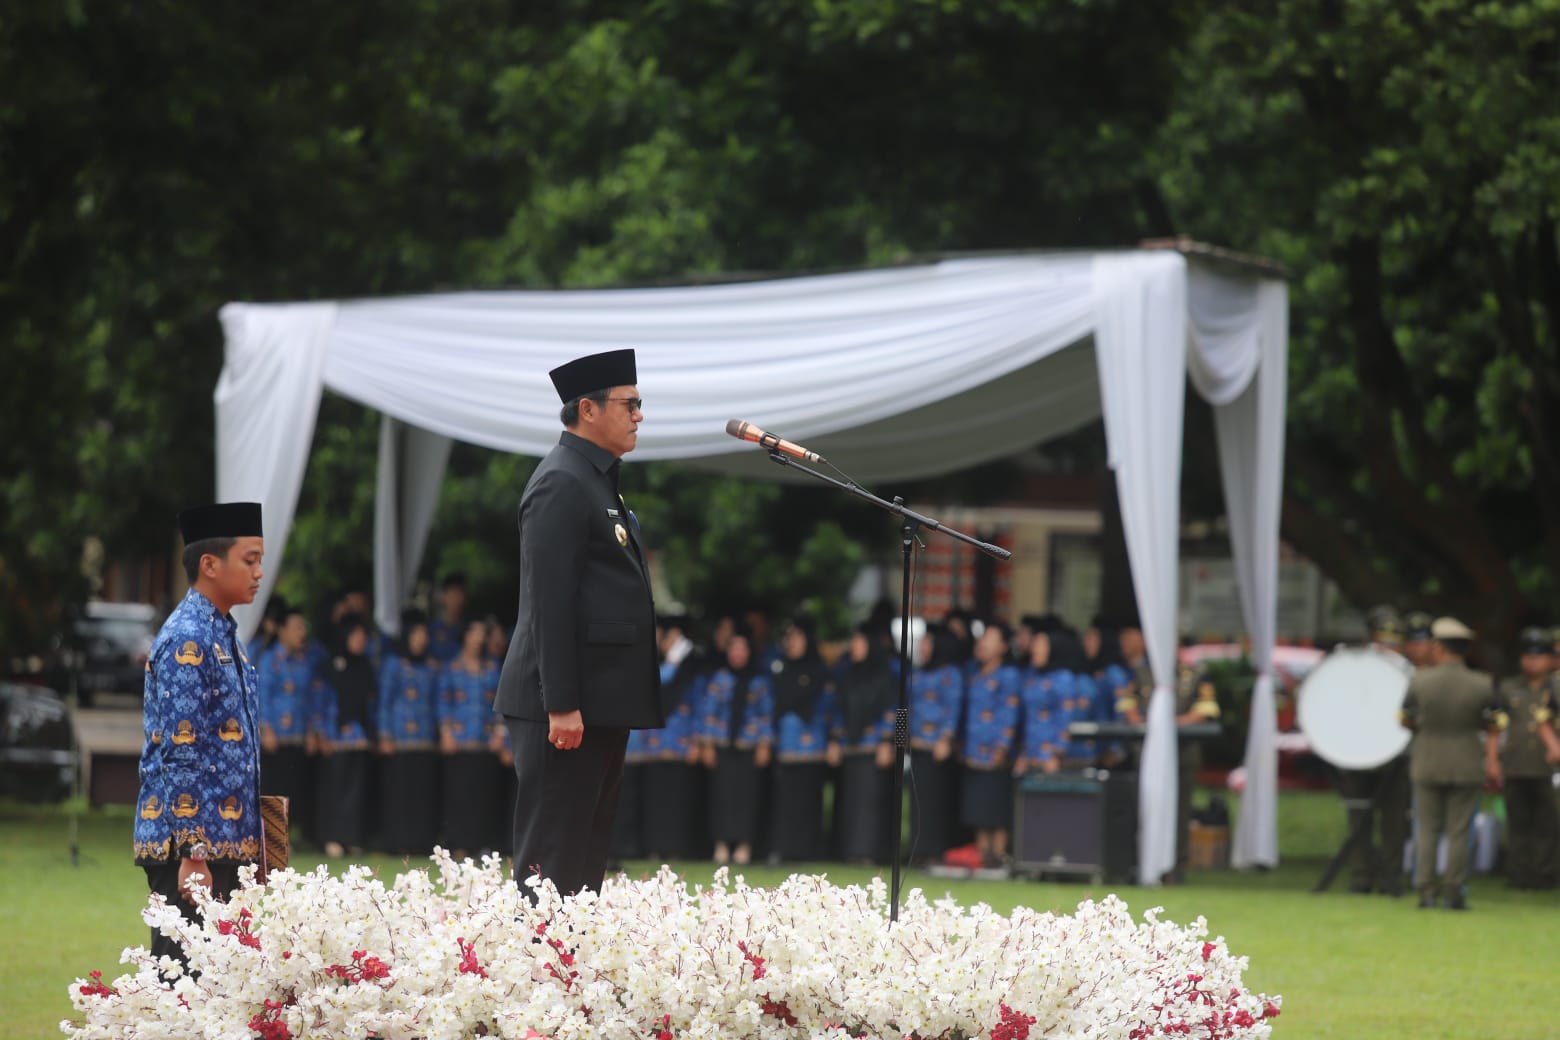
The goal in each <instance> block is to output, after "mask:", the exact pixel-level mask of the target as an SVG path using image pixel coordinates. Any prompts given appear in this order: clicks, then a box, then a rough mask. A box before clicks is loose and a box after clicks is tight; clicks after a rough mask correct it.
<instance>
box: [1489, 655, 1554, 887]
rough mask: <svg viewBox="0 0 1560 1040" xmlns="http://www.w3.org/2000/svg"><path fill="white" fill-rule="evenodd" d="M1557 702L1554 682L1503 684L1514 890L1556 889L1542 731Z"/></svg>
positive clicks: (1509, 876) (1521, 679) (1509, 873)
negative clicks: (1540, 730)
mask: <svg viewBox="0 0 1560 1040" xmlns="http://www.w3.org/2000/svg"><path fill="white" fill-rule="evenodd" d="M1553 698H1554V694H1553V676H1544V677H1543V678H1542V679H1540V680H1539V681H1538V683H1536V684H1533V683H1530V682H1529V681H1528V679H1527V678H1526V677H1525V676H1521V675H1514V676H1512V677H1510V678H1508V679H1506V680H1505V681H1504V682H1502V683H1501V684H1500V702H1501V708H1502V710H1503V711H1504V713H1505V715H1506V720H1507V724H1506V728H1505V730H1504V732H1503V733H1502V735H1501V749H1500V770H1501V777H1502V779H1503V780H1504V782H1505V784H1504V791H1505V797H1506V842H1507V846H1506V882H1507V883H1508V884H1509V885H1511V887H1513V888H1553V887H1555V865H1556V864H1555V854H1556V837H1557V826H1556V819H1555V802H1554V788H1553V785H1552V784H1551V782H1550V767H1549V763H1548V762H1547V761H1546V760H1545V757H1544V741H1543V739H1542V737H1540V735H1539V727H1540V726H1542V725H1546V724H1548V723H1549V722H1550V720H1551V719H1552V718H1553V717H1554V699H1553Z"/></svg>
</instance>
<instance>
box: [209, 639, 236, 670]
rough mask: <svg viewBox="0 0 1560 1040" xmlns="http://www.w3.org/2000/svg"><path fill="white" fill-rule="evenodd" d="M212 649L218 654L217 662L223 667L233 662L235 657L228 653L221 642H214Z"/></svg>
mask: <svg viewBox="0 0 1560 1040" xmlns="http://www.w3.org/2000/svg"><path fill="white" fill-rule="evenodd" d="M211 651H212V653H214V654H216V655H217V663H218V664H220V665H222V666H223V667H226V666H227V665H230V664H232V663H233V658H232V657H230V656H229V655H228V652H227V651H226V650H224V649H222V644H221V643H212V644H211Z"/></svg>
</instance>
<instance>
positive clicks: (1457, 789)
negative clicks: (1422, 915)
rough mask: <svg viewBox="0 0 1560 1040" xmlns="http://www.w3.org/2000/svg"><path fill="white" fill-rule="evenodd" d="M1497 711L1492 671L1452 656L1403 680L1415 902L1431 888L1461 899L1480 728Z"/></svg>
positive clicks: (1480, 774)
mask: <svg viewBox="0 0 1560 1040" xmlns="http://www.w3.org/2000/svg"><path fill="white" fill-rule="evenodd" d="M1494 711H1495V696H1494V689H1493V687H1492V685H1491V681H1490V677H1489V676H1488V675H1486V674H1484V673H1483V672H1476V671H1473V670H1472V669H1470V668H1469V667H1468V666H1467V665H1466V664H1464V663H1463V662H1462V661H1460V660H1457V659H1455V658H1454V659H1453V660H1449V661H1447V662H1445V663H1443V664H1438V665H1435V666H1433V667H1430V668H1426V669H1423V670H1422V671H1420V672H1419V673H1418V674H1417V675H1415V676H1414V678H1413V679H1412V680H1410V681H1409V684H1408V694H1407V695H1406V696H1405V697H1404V700H1403V716H1404V724H1405V725H1407V726H1409V727H1410V728H1411V729H1413V730H1414V743H1413V748H1412V750H1411V752H1410V759H1409V774H1410V778H1411V779H1412V780H1413V784H1414V818H1415V821H1416V823H1417V824H1418V833H1417V834H1416V835H1415V837H1414V887H1415V888H1416V889H1418V890H1419V896H1420V902H1421V905H1433V904H1434V902H1435V899H1436V896H1437V894H1438V893H1439V895H1441V896H1444V897H1445V899H1446V901H1447V904H1448V905H1449V906H1452V907H1461V906H1462V905H1463V886H1464V885H1465V884H1466V883H1467V881H1468V832H1469V830H1470V829H1471V827H1472V825H1473V814H1474V812H1475V811H1476V810H1477V809H1478V807H1479V798H1480V794H1481V791H1482V789H1483V785H1484V734H1485V731H1486V730H1487V729H1488V728H1489V727H1490V725H1491V720H1492V718H1493V714H1494ZM1442 833H1445V835H1446V843H1447V855H1446V873H1445V874H1444V875H1443V876H1442V877H1441V879H1440V884H1439V886H1437V883H1436V876H1435V866H1436V864H1435V854H1436V843H1437V841H1438V840H1439V839H1440V837H1441V835H1442Z"/></svg>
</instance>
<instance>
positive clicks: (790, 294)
mask: <svg viewBox="0 0 1560 1040" xmlns="http://www.w3.org/2000/svg"><path fill="white" fill-rule="evenodd" d="M1189 268H1190V269H1191V271H1192V272H1193V275H1192V276H1191V277H1190V278H1189V275H1188V270H1189ZM1189 283H1190V284H1189ZM1226 283H1228V284H1226ZM1253 299H1257V300H1258V301H1259V303H1258V304H1253V302H1252V301H1253ZM1283 299H1284V297H1283V286H1282V285H1281V284H1279V283H1264V284H1263V285H1261V286H1259V285H1258V280H1256V279H1248V278H1243V277H1231V276H1222V275H1220V276H1212V277H1211V279H1204V278H1203V277H1202V271H1201V265H1200V264H1198V263H1197V262H1195V261H1193V262H1190V263H1189V261H1188V259H1187V258H1186V257H1184V256H1182V255H1181V254H1180V253H1177V252H1173V251H1130V252H1117V253H1103V254H1088V253H1057V254H1025V255H1017V256H997V257H980V258H966V259H957V260H947V261H942V262H939V263H933V264H927V265H923V266H914V267H899V268H890V269H886V270H874V271H858V272H851V273H846V274H837V275H825V276H817V277H806V278H789V279H776V280H772V281H759V282H748V283H740V284H730V285H716V286H697V287H670V288H660V289H636V290H601V291H563V292H477V293H446V294H438V295H428V296H415V297H400V298H392V299H383V300H354V301H347V302H341V303H320V304H241V303H235V304H229V305H228V306H227V307H224V308H223V311H222V321H223V328H224V332H225V334H226V336H227V366H226V367H225V368H224V370H223V374H222V378H221V381H220V382H219V384H218V387H217V393H216V404H217V430H218V437H217V469H218V493H219V495H221V497H223V498H225V499H236V498H258V499H260V500H261V501H262V502H263V503H264V504H265V520H266V528H267V549H268V552H269V554H270V557H269V559H268V561H267V563H268V577H267V579H266V584H265V586H264V587H263V588H262V591H261V598H260V600H258V601H257V604H256V606H255V607H254V608H251V609H250V611H249V612H248V613H246V614H243V615H241V616H240V621H241V624H243V625H244V631H245V633H246V635H247V634H248V632H250V631H252V630H253V627H254V626H255V625H256V624H257V623H258V618H259V615H258V608H259V606H260V605H261V604H263V602H264V599H265V597H267V596H268V595H269V591H270V587H271V582H272V581H273V580H274V576H275V574H276V572H277V569H278V567H279V566H280V563H281V557H282V553H283V550H284V548H285V545H286V540H287V534H288V531H289V528H290V526H291V522H292V515H293V510H294V508H295V506H296V503H297V497H298V489H299V487H300V485H301V483H302V477H303V471H304V467H305V465H306V463H307V455H308V447H309V441H310V438H311V436H312V432H313V424H314V417H315V415H316V413H317V410H318V402H319V397H320V394H321V392H322V390H323V389H326V388H328V389H330V390H333V391H334V392H337V393H340V394H342V395H344V396H347V397H350V398H353V399H355V400H357V401H360V402H362V403H363V404H365V405H368V406H369V407H372V408H375V409H377V410H378V411H380V412H381V413H383V414H384V415H385V416H387V417H388V419H389V420H390V421H393V422H394V423H399V424H403V425H404V427H405V429H404V430H403V431H401V432H399V433H397V432H396V429H395V427H394V426H392V425H389V423H388V422H387V425H386V426H385V428H384V429H385V432H384V433H383V436H382V441H381V457H382V466H381V475H380V480H381V484H380V489H379V497H378V499H377V501H376V511H375V528H376V576H377V578H378V584H379V588H378V589H376V593H377V595H378V597H379V599H380V602H379V604H378V606H377V608H376V617H377V618H378V620H379V621H380V623H381V624H382V625H384V626H385V627H387V628H389V627H393V626H394V624H395V623H396V622H398V620H399V618H398V611H397V610H396V609H395V608H396V606H397V604H396V602H395V597H399V596H402V595H404V594H405V592H406V591H407V590H408V589H409V583H410V582H411V581H412V579H413V578H414V576H415V574H416V570H417V566H418V562H419V560H420V554H421V551H422V543H423V541H424V540H425V538H426V533H427V530H428V525H429V523H430V522H431V517H432V510H433V508H434V505H435V503H436V499H437V495H436V490H437V486H438V479H439V477H440V476H441V475H442V472H443V467H444V460H445V459H447V457H448V451H449V444H450V441H451V440H452V439H453V440H461V441H465V442H468V443H474V444H481V445H485V446H487V447H490V448H494V449H497V450H501V451H510V452H518V453H523V454H530V455H540V454H543V453H545V452H546V451H547V450H548V449H550V448H551V447H552V445H553V444H555V443H556V442H557V436H558V418H557V414H558V401H557V398H556V396H555V395H554V394H553V390H552V386H551V384H550V382H549V380H548V378H547V372H548V370H549V369H551V368H553V367H554V366H556V365H558V364H560V363H562V362H563V361H566V360H568V359H570V358H573V357H577V356H580V355H582V354H588V353H592V352H595V351H600V350H607V349H613V348H620V347H632V348H634V349H635V350H636V352H637V354H638V360H639V386H640V390H641V392H642V394H643V396H644V398H645V401H646V405H645V424H644V428H643V430H642V434H641V438H640V442H639V447H638V449H637V450H636V452H635V454H634V460H635V461H640V460H652V459H683V460H688V461H690V462H692V463H695V464H698V465H702V466H710V467H716V468H720V469H723V470H726V471H728V472H733V473H743V474H748V475H751V476H755V477H763V478H767V479H783V478H785V476H786V472H787V471H785V470H783V469H781V468H779V467H776V466H773V465H772V464H771V463H769V461H768V460H767V459H766V458H765V457H764V455H763V453H762V452H761V451H759V450H757V449H756V448H754V447H753V446H752V445H748V444H743V443H741V442H738V441H735V440H733V439H731V438H729V437H727V436H726V435H725V425H726V420H728V419H732V418H740V419H746V420H748V421H750V422H754V423H756V424H758V425H759V426H762V427H765V428H766V429H769V430H771V431H772V432H778V433H780V434H782V435H784V436H786V437H788V438H789V439H791V440H793V441H797V442H800V443H803V444H807V445H808V446H809V447H811V448H813V449H815V450H818V451H821V452H823V453H824V454H825V455H827V456H829V457H830V458H831V459H833V460H834V461H836V462H838V463H839V464H840V465H841V466H842V467H844V468H845V469H847V470H849V471H850V472H851V473H852V474H854V475H855V476H856V477H857V478H858V479H860V480H862V481H863V482H874V481H885V480H898V479H903V478H908V477H915V476H934V475H938V474H941V473H947V472H952V471H956V470H959V469H961V468H964V467H967V466H970V465H974V464H976V463H979V462H984V461H988V460H990V459H994V458H1000V457H1003V456H1006V455H1010V454H1012V453H1013V452H1014V451H1016V450H1018V449H1020V448H1023V447H1025V446H1028V445H1031V444H1035V443H1038V442H1040V441H1042V440H1045V439H1046V438H1048V437H1051V436H1054V435H1056V434H1059V433H1064V432H1067V431H1068V430H1071V429H1073V428H1075V427H1077V426H1079V425H1081V424H1082V423H1085V422H1088V421H1090V420H1091V419H1093V418H1095V417H1096V416H1098V415H1100V414H1102V413H1103V414H1104V416H1105V422H1106V433H1107V439H1108V441H1109V445H1108V450H1109V455H1110V464H1111V467H1112V469H1113V470H1114V472H1115V474H1116V481H1117V487H1118V490H1119V492H1120V499H1121V504H1122V513H1123V523H1124V526H1125V529H1126V536H1127V546H1128V554H1129V557H1130V559H1131V562H1132V569H1133V575H1134V581H1135V584H1136V592H1137V600H1138V607H1139V613H1140V617H1141V620H1142V624H1143V630H1144V637H1145V640H1146V642H1147V645H1148V652H1149V657H1150V661H1151V665H1152V668H1153V672H1154V681H1155V686H1156V689H1155V692H1154V694H1153V695H1152V696H1151V697H1150V699H1149V707H1148V716H1149V734H1148V739H1147V741H1146V742H1145V747H1144V756H1143V769H1144V772H1143V781H1142V792H1141V806H1142V809H1143V815H1142V818H1143V821H1144V825H1143V827H1142V832H1141V835H1140V875H1141V876H1142V878H1143V879H1144V880H1145V881H1149V882H1153V881H1157V879H1158V878H1159V877H1160V876H1161V875H1162V874H1163V873H1164V872H1165V871H1167V870H1169V869H1170V868H1171V867H1172V866H1173V865H1174V856H1175V836H1174V825H1175V824H1174V805H1175V794H1176V792H1175V784H1176V773H1175V758H1176V748H1175V733H1174V724H1173V723H1174V720H1173V717H1172V716H1173V711H1172V707H1171V699H1172V698H1171V694H1170V684H1171V682H1172V679H1173V676H1174V668H1175V650H1176V613H1175V611H1176V560H1177V555H1178V554H1177V545H1178V538H1177V532H1178V524H1179V477H1180V446H1181V426H1182V411H1183V404H1184V401H1183V395H1184V390H1185V383H1186V378H1187V374H1188V370H1190V373H1191V376H1192V378H1193V381H1194V384H1195V385H1196V386H1197V387H1198V389H1199V391H1200V392H1201V393H1203V394H1204V396H1206V397H1208V398H1209V399H1210V400H1211V401H1213V402H1214V404H1215V405H1216V406H1217V408H1218V410H1219V412H1220V415H1221V419H1220V427H1219V430H1220V438H1221V444H1222V443H1223V442H1230V443H1229V444H1228V445H1226V446H1225V450H1226V451H1227V452H1234V453H1235V454H1227V455H1226V456H1225V462H1224V472H1225V479H1226V481H1227V488H1228V491H1227V497H1228V498H1229V499H1230V501H1231V509H1230V516H1231V528H1232V531H1233V530H1235V529H1237V528H1239V534H1238V535H1237V542H1236V544H1237V550H1236V559H1237V564H1238V566H1239V567H1240V568H1241V573H1242V575H1243V576H1242V578H1241V582H1242V601H1243V604H1244V606H1245V610H1246V614H1247V619H1248V628H1249V630H1250V631H1251V633H1252V637H1253V652H1254V654H1257V655H1258V656H1259V662H1258V667H1259V668H1261V669H1263V670H1264V672H1266V671H1267V670H1268V668H1269V666H1268V663H1267V662H1268V658H1269V657H1270V653H1271V651H1270V648H1271V645H1272V631H1273V621H1272V618H1273V598H1274V594H1275V584H1276V578H1274V577H1267V578H1264V577H1261V576H1262V575H1264V574H1268V575H1272V574H1276V559H1277V548H1276V542H1277V527H1276V525H1277V519H1276V517H1277V506H1276V501H1277V500H1276V497H1272V496H1275V495H1276V492H1275V490H1274V489H1275V488H1276V486H1277V484H1276V481H1277V479H1278V475H1279V473H1280V471H1281V467H1282V446H1283V392H1284V383H1283V378H1282V376H1283V367H1284V364H1285V359H1286V356H1287V355H1286V353H1285V351H1286V350H1287V341H1286V340H1285V338H1284V328H1283V323H1284V315H1283V308H1284V303H1283ZM1189 326H1190V327H1191V328H1192V329H1193V330H1194V331H1195V334H1194V335H1193V336H1192V337H1191V339H1192V342H1193V347H1192V349H1190V350H1189V349H1188V345H1187V344H1188V335H1187V333H1188V328H1189ZM1091 337H1092V347H1091ZM1270 369H1271V370H1273V372H1270V371H1269V370H1270ZM1258 372H1261V373H1264V374H1266V375H1267V376H1271V377H1272V378H1271V379H1269V378H1260V379H1254V378H1253V373H1258ZM1275 373H1276V374H1275ZM1247 387H1256V388H1257V389H1256V391H1255V394H1254V395H1253V396H1252V397H1251V398H1250V399H1248V398H1247V396H1246V395H1245V393H1244V392H1245V391H1246V389H1247ZM1256 431H1260V436H1259V435H1258V433H1257V432H1256ZM1242 452H1244V453H1249V455H1250V457H1249V458H1248V457H1247V456H1246V455H1245V454H1240V453H1242ZM1262 496H1268V497H1262ZM1270 497H1271V502H1272V505H1271V508H1270V506H1269V505H1268V504H1264V503H1268V502H1269V498H1270ZM1237 499H1249V501H1245V502H1244V503H1243V504H1242V505H1241V506H1239V507H1237V506H1236V504H1235V502H1236V500H1237ZM1259 499H1260V501H1259ZM1242 539H1244V541H1242ZM1242 561H1244V562H1242ZM1248 585H1249V589H1248ZM1264 618H1265V620H1264ZM1263 647H1266V648H1268V649H1261V648H1263ZM1264 704H1265V705H1266V706H1265V707H1264ZM1257 709H1258V711H1259V712H1266V714H1265V715H1263V716H1262V718H1263V719H1266V720H1270V718H1271V684H1270V683H1265V684H1263V685H1261V686H1260V687H1259V703H1258V705H1257ZM1271 728H1272V724H1271V721H1265V722H1263V723H1262V724H1260V725H1258V724H1254V725H1253V727H1252V732H1253V738H1252V740H1253V743H1252V746H1251V748H1250V749H1248V776H1249V777H1250V778H1251V779H1248V784H1250V783H1252V782H1253V779H1255V780H1256V787H1255V789H1253V788H1248V794H1247V803H1248V804H1254V803H1253V800H1254V799H1259V800H1260V799H1263V798H1267V795H1265V794H1260V792H1262V791H1265V790H1267V789H1268V788H1265V787H1263V786H1262V785H1263V784H1264V783H1267V781H1266V780H1264V779H1261V778H1260V777H1259V776H1258V774H1262V776H1266V774H1265V773H1263V772H1262V771H1263V770H1268V769H1269V766H1268V763H1269V759H1270V755H1269V751H1268V750H1264V748H1266V749H1269V750H1270V748H1271V735H1272V734H1271ZM1259 731H1261V732H1259ZM1264 740H1265V741H1266V743H1265V744H1264V743H1263V741H1264ZM1265 756H1266V757H1265ZM1269 771H1270V770H1269ZM1243 808H1245V807H1244V806H1243ZM1246 817H1247V812H1244V811H1243V813H1242V820H1241V825H1242V827H1243V828H1245V827H1247V826H1248V822H1247V818H1246ZM1269 818H1271V817H1269ZM1261 820H1262V817H1261V816H1260V814H1252V822H1251V824H1250V826H1253V827H1257V828H1258V834H1259V836H1258V837H1257V838H1255V839H1253V844H1251V845H1250V849H1252V850H1253V851H1252V852H1251V853H1250V854H1251V855H1252V856H1253V857H1254V858H1253V859H1252V861H1253V862H1265V861H1266V860H1265V859H1264V858H1263V857H1264V856H1265V852H1264V850H1265V849H1266V847H1267V846H1266V844H1264V842H1265V839H1263V838H1261V837H1260V830H1261V827H1263V826H1266V825H1265V824H1262V823H1261ZM1241 840H1242V839H1240V837H1239V836H1238V838H1237V848H1238V849H1241V850H1243V851H1241V852H1238V853H1237V855H1246V854H1247V853H1246V852H1245V851H1244V850H1245V849H1246V848H1247V846H1246V845H1243V844H1241V843H1240V842H1241Z"/></svg>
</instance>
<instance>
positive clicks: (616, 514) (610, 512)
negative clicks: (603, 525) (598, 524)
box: [607, 509, 622, 520]
mask: <svg viewBox="0 0 1560 1040" xmlns="http://www.w3.org/2000/svg"><path fill="white" fill-rule="evenodd" d="M607 515H608V516H610V517H611V518H612V519H614V520H616V519H617V518H618V517H619V516H621V515H622V514H621V513H619V512H618V511H617V510H616V509H609V510H607Z"/></svg>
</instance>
